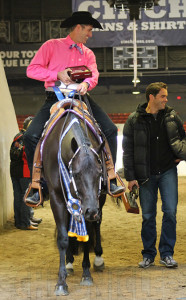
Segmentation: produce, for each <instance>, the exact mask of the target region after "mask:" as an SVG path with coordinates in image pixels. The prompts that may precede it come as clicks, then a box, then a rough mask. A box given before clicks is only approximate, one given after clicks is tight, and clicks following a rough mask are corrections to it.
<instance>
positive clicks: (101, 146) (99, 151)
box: [96, 141, 105, 155]
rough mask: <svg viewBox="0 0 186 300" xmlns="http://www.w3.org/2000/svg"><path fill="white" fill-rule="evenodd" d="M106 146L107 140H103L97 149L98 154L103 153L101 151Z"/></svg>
mask: <svg viewBox="0 0 186 300" xmlns="http://www.w3.org/2000/svg"><path fill="white" fill-rule="evenodd" d="M104 147H105V141H103V142H102V143H101V144H100V145H99V147H98V149H97V150H96V152H97V154H98V155H99V154H100V153H101V151H102V150H103V148H104Z"/></svg>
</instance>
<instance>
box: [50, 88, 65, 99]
mask: <svg viewBox="0 0 186 300" xmlns="http://www.w3.org/2000/svg"><path fill="white" fill-rule="evenodd" d="M52 88H53V90H54V92H55V94H56V97H57V99H58V100H63V99H65V97H64V96H63V94H62V93H61V91H60V89H59V88H58V87H57V86H53V87H52Z"/></svg>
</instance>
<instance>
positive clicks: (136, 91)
mask: <svg viewBox="0 0 186 300" xmlns="http://www.w3.org/2000/svg"><path fill="white" fill-rule="evenodd" d="M132 94H133V95H139V94H140V90H139V89H138V88H137V87H134V88H133V90H132Z"/></svg>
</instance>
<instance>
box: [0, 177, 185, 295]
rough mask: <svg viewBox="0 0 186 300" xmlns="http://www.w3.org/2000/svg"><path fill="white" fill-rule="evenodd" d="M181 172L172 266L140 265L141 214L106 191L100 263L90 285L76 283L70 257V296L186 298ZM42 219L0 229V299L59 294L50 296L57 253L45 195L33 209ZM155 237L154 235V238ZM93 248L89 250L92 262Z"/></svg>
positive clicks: (78, 262)
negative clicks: (32, 227) (32, 226)
mask: <svg viewBox="0 0 186 300" xmlns="http://www.w3.org/2000/svg"><path fill="white" fill-rule="evenodd" d="M185 187H186V177H179V205H178V214H177V243H176V247H175V255H174V258H175V259H176V260H177V261H178V263H179V267H178V268H177V269H173V270H172V269H168V268H165V267H163V266H161V265H160V264H159V255H157V258H156V260H155V266H153V267H151V268H149V269H146V270H143V269H140V268H138V262H139V261H140V260H141V258H142V257H141V249H142V243H141V238H140V229H141V214H139V215H134V214H130V213H127V212H126V210H125V208H124V205H123V203H121V205H120V207H117V206H116V205H115V204H114V203H113V202H112V201H111V199H110V198H109V197H108V198H107V202H106V205H105V206H104V209H103V222H102V239H103V240H102V245H103V250H104V254H103V258H104V261H105V269H104V271H103V272H100V273H96V272H95V271H94V270H93V269H92V268H91V270H92V271H91V272H92V277H93V280H94V285H93V286H91V287H82V286H80V279H81V275H82V269H81V261H82V255H80V256H77V257H75V263H74V268H75V273H74V275H73V276H71V277H68V279H67V283H68V286H69V292H70V294H69V295H68V296H65V297H66V299H70V300H97V299H99V300H123V299H125V300H146V299H150V300H168V299H171V300H173V299H174V300H178V299H186V189H185ZM35 216H36V217H42V219H43V222H42V223H41V224H40V226H39V230H38V231H37V232H33V231H22V230H18V229H15V228H14V226H13V220H10V221H9V222H8V223H7V225H6V227H5V229H3V230H1V234H0V299H1V300H27V299H29V300H37V299H43V300H45V299H51V300H53V299H60V298H62V297H64V296H58V297H56V296H54V288H55V284H56V282H57V273H58V264H59V256H58V250H57V247H56V243H55V236H54V233H55V224H54V220H53V216H52V212H51V209H50V203H49V201H47V202H46V203H45V205H44V207H43V208H42V207H40V208H38V209H37V210H35ZM161 219H162V213H161V201H158V214H157V229H158V236H159V233H160V229H161ZM158 240H159V239H158ZM93 259H94V254H93V253H91V262H92V263H93Z"/></svg>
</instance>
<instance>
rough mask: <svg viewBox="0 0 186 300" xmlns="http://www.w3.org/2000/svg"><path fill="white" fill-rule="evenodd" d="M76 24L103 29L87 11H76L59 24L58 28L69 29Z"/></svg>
mask: <svg viewBox="0 0 186 300" xmlns="http://www.w3.org/2000/svg"><path fill="white" fill-rule="evenodd" d="M77 24H85V25H92V26H93V27H94V28H99V29H103V28H102V26H101V24H100V23H99V22H98V21H97V20H96V19H94V18H92V14H91V13H90V12H88V11H76V12H74V13H73V14H72V16H71V17H69V18H67V19H66V20H64V21H62V22H61V25H60V27H62V28H70V27H73V26H74V25H77Z"/></svg>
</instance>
